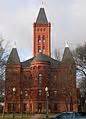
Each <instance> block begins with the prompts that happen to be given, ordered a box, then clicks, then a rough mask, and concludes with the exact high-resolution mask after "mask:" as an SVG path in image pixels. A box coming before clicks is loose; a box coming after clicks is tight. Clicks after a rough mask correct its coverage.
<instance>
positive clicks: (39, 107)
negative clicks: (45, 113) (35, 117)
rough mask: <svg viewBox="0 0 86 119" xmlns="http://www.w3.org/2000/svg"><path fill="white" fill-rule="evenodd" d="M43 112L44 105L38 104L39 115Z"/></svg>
mask: <svg viewBox="0 0 86 119" xmlns="http://www.w3.org/2000/svg"><path fill="white" fill-rule="evenodd" d="M41 112H42V104H41V103H38V113H41Z"/></svg>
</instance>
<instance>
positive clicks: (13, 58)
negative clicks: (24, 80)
mask: <svg viewBox="0 0 86 119" xmlns="http://www.w3.org/2000/svg"><path fill="white" fill-rule="evenodd" d="M7 64H20V59H19V56H18V52H17V49H16V48H13V49H12V51H11V53H10V55H9V58H8V61H7Z"/></svg>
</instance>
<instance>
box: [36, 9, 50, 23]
mask: <svg viewBox="0 0 86 119" xmlns="http://www.w3.org/2000/svg"><path fill="white" fill-rule="evenodd" d="M36 23H37V24H48V20H47V17H46V14H45V10H44V8H40V11H39V14H38V17H37V20H36Z"/></svg>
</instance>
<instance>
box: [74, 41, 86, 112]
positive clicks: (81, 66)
mask: <svg viewBox="0 0 86 119" xmlns="http://www.w3.org/2000/svg"><path fill="white" fill-rule="evenodd" d="M73 54H74V58H75V61H76V67H77V73H78V75H79V76H80V77H81V80H80V82H79V87H80V92H81V105H82V107H83V108H82V111H86V43H85V44H84V45H83V46H78V47H77V48H76V49H75V51H74V52H73Z"/></svg>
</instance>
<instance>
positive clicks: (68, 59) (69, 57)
mask: <svg viewBox="0 0 86 119" xmlns="http://www.w3.org/2000/svg"><path fill="white" fill-rule="evenodd" d="M62 62H67V63H75V61H74V58H73V55H72V53H71V51H70V49H69V47H65V50H64V54H63V58H62Z"/></svg>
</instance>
